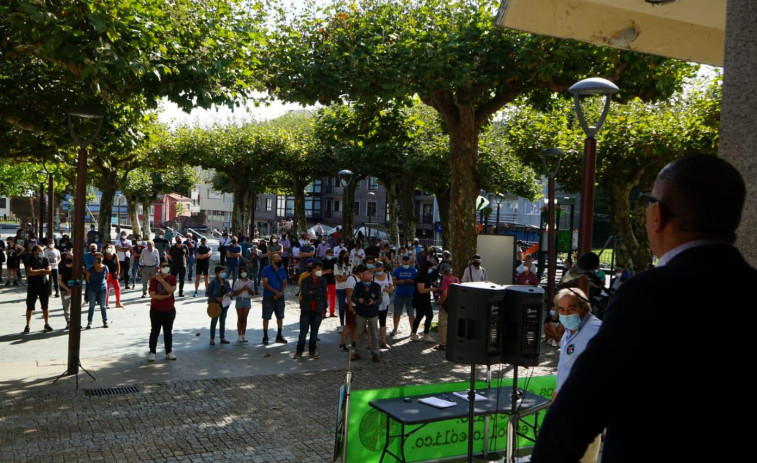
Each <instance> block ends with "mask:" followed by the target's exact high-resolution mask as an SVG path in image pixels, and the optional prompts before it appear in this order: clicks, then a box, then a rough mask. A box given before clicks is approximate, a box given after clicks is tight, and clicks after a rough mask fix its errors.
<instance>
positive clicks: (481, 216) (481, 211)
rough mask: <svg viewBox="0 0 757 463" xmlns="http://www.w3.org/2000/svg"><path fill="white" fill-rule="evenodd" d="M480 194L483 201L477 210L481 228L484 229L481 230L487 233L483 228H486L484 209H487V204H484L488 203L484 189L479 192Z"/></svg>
mask: <svg viewBox="0 0 757 463" xmlns="http://www.w3.org/2000/svg"><path fill="white" fill-rule="evenodd" d="M478 194H479V196H481V201H480V202H479V203H478V205H477V206H476V208H477V209H478V223H479V224H481V227H482V228H481V230H483V231H484V232H485V231H486V229H485V228H483V227H484V208H485V207H486V204H484V203H486V199H485V198H486V191H484V190H483V189H481V190H479V191H478Z"/></svg>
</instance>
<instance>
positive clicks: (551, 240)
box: [541, 148, 565, 304]
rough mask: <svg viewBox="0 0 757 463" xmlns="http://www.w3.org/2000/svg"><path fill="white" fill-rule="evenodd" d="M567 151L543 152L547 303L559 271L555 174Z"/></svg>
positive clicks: (549, 301)
mask: <svg viewBox="0 0 757 463" xmlns="http://www.w3.org/2000/svg"><path fill="white" fill-rule="evenodd" d="M563 156H565V153H563V152H562V151H560V150H559V149H557V148H547V149H545V150H544V151H542V153H541V164H542V167H543V168H544V175H546V176H547V304H551V303H552V298H553V297H554V294H555V275H556V273H557V240H556V239H555V231H556V230H555V176H556V175H557V170H558V169H559V168H560V162H562V158H563Z"/></svg>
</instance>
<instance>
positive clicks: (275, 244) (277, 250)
mask: <svg viewBox="0 0 757 463" xmlns="http://www.w3.org/2000/svg"><path fill="white" fill-rule="evenodd" d="M267 251H268V252H267V255H268V262H271V260H272V259H273V255H274V254H278V255H280V256H281V260H282V262H283V261H284V247H283V246H282V245H281V243H280V242H279V237H278V236H276V235H271V243H270V244H269V245H268V250H267ZM284 268H287V267H286V264H284Z"/></svg>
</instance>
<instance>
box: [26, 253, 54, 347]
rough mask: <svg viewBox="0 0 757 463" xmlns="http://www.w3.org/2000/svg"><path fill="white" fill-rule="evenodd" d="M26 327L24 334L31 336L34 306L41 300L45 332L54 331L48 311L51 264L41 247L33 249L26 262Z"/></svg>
mask: <svg viewBox="0 0 757 463" xmlns="http://www.w3.org/2000/svg"><path fill="white" fill-rule="evenodd" d="M25 269H26V280H27V287H26V326H25V327H24V334H29V323H30V322H31V319H32V312H34V305H35V304H36V302H37V298H39V305H40V306H41V308H42V316H43V317H44V318H45V327H44V329H45V331H52V330H53V328H52V327H51V326H50V312H49V309H48V301H49V297H50V290H49V289H48V288H49V286H48V281H47V279H48V275H50V270H51V269H50V262H49V261H48V260H47V257H45V254H44V252H43V251H42V247H41V246H34V247H33V248H32V253H31V256H29V258H28V259H27V260H26V264H25Z"/></svg>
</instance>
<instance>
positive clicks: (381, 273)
mask: <svg viewBox="0 0 757 463" xmlns="http://www.w3.org/2000/svg"><path fill="white" fill-rule="evenodd" d="M383 274H384V272H382V271H381V270H376V275H378V276H381V275H383Z"/></svg>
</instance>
